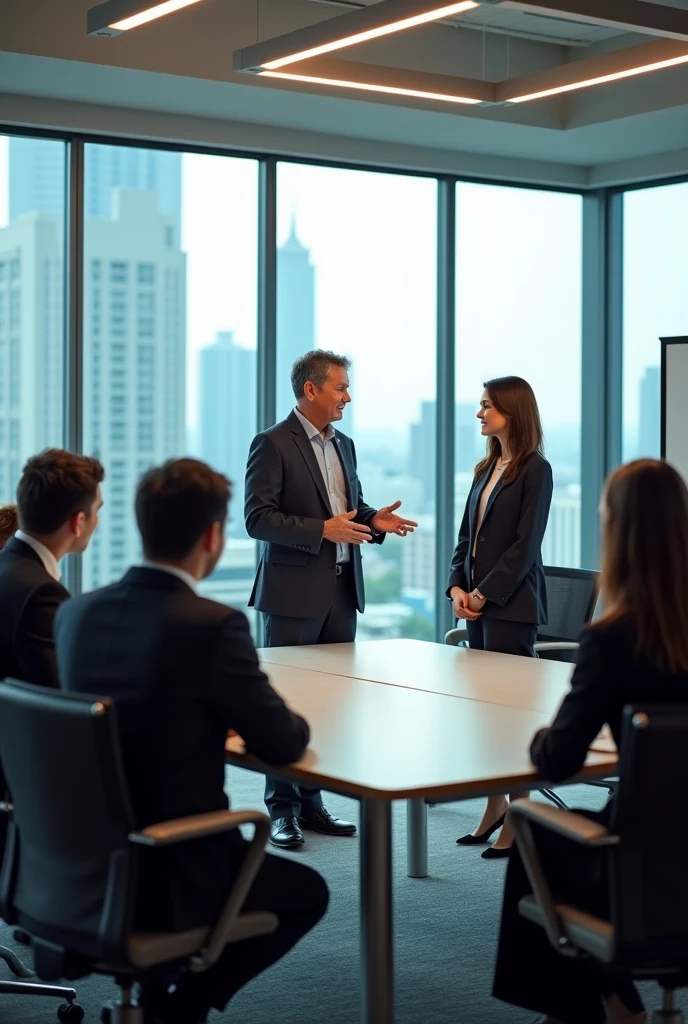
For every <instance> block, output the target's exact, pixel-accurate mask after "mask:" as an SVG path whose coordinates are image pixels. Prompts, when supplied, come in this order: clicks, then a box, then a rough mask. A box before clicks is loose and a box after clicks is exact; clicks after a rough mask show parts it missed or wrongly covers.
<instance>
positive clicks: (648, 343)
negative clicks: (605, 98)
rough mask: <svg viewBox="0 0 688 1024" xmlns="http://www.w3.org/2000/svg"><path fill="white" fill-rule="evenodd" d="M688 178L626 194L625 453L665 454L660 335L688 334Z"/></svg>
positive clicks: (623, 447)
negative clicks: (661, 449) (663, 448)
mask: <svg viewBox="0 0 688 1024" xmlns="http://www.w3.org/2000/svg"><path fill="white" fill-rule="evenodd" d="M686 232H688V183H686V184H681V185H664V186H662V187H659V188H648V189H639V190H638V191H633V192H627V193H626V194H625V195H624V247H623V267H624V275H623V434H622V449H623V458H624V460H627V459H633V458H636V457H638V456H654V457H655V458H658V457H659V454H660V358H661V353H660V341H659V339H660V338H662V337H670V336H672V335H686V334H688V304H687V303H686V295H685V291H686V279H687V278H688V254H687V253H686Z"/></svg>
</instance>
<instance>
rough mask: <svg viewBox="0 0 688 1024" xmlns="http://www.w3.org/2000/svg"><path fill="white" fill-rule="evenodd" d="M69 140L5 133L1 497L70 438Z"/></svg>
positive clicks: (0, 219)
mask: <svg viewBox="0 0 688 1024" xmlns="http://www.w3.org/2000/svg"><path fill="white" fill-rule="evenodd" d="M65 161H66V145H65V143H64V142H60V141H59V140H55V139H32V138H24V137H21V138H20V137H18V136H0V502H7V501H14V497H15V492H16V488H17V482H18V480H19V476H20V474H21V470H22V466H23V465H24V462H25V461H26V459H27V458H28V457H29V456H30V455H34V454H35V453H36V452H39V451H41V449H43V448H47V447H53V446H54V447H61V446H62V444H63V443H64V348H65V337H64V293H65V278H64V275H65V268H64V240H65V194H66V189H65Z"/></svg>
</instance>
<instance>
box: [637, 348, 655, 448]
mask: <svg viewBox="0 0 688 1024" xmlns="http://www.w3.org/2000/svg"><path fill="white" fill-rule="evenodd" d="M660 404H661V399H660V382H659V367H658V366H648V367H647V368H646V370H645V374H644V376H643V379H642V380H641V381H640V432H639V434H638V455H640V456H643V457H647V456H651V457H652V458H655V459H656V458H659V453H660V448H661V439H660V420H661V411H660Z"/></svg>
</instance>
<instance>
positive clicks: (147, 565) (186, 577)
mask: <svg viewBox="0 0 688 1024" xmlns="http://www.w3.org/2000/svg"><path fill="white" fill-rule="evenodd" d="M141 567H142V568H143V569H158V570H159V571H160V572H168V573H169V574H170V575H171V576H176V577H177V579H180V580H182V581H183V582H184V583H186V585H187V587H190V588H191V590H193V592H194V594H195V593H196V592H197V591H198V580H197V579H196V578H195V577H194V576H192V575H191V573H190V572H187V571H186V570H185V569H180V568H179V566H177V565H164V564H163V563H162V562H146V561H143V562H142V563H141Z"/></svg>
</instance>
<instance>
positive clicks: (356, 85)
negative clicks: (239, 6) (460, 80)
mask: <svg viewBox="0 0 688 1024" xmlns="http://www.w3.org/2000/svg"><path fill="white" fill-rule="evenodd" d="M262 77H263V78H282V79H284V80H286V81H290V82H308V83H310V84H312V85H332V86H334V87H335V88H339V89H360V90H362V91H363V92H382V93H390V94H391V95H392V96H410V97H412V98H414V99H419V100H440V101H441V102H443V103H463V104H467V105H469V106H471V105H472V106H475V105H476V104H479V103H489V102H490V100H485V99H479V98H476V97H474V96H457V95H455V94H450V93H444V92H428V91H427V90H425V89H408V88H404V87H403V86H397V85H378V84H376V83H374V82H359V81H347V80H346V79H344V78H318V77H317V76H316V75H306V74H304V75H298V74H294V73H293V72H289V71H264V72H263V75H262Z"/></svg>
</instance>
